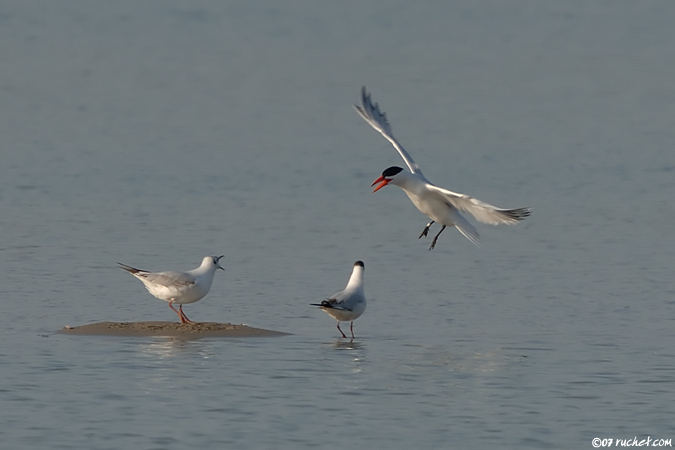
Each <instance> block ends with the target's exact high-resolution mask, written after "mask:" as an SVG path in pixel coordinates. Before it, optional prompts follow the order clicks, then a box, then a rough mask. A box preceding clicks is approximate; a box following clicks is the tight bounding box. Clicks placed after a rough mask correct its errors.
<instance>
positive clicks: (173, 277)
mask: <svg viewBox="0 0 675 450" xmlns="http://www.w3.org/2000/svg"><path fill="white" fill-rule="evenodd" d="M220 258H222V256H219V257H216V256H206V257H204V259H203V260H202V263H201V265H200V266H199V267H197V268H196V269H192V270H188V271H187V272H171V271H166V272H148V271H145V270H140V269H136V268H134V267H131V266H127V265H126V264H122V263H117V264H119V266H120V268H122V269H124V270H126V271H127V272H129V273H131V274H132V275H133V276H135V277H136V278H138V279H139V280H141V282H142V283H143V285H144V286H145V288H146V289H147V290H148V292H150V293H151V294H152V295H153V296H155V297H157V298H158V299H160V300H164V301H165V302H168V303H169V307H170V308H171V309H173V310H174V311H176V314H178V317H180V319H181V322H183V323H186V322H190V320H189V319H188V318H187V317H186V316H185V314H184V313H183V314H181V313H182V305H186V304H188V303H194V302H196V301H198V300H201V299H202V298H204V296H205V295H206V294H208V293H209V290H210V289H211V284H212V283H213V276H214V274H215V273H216V270H217V269H223V268H222V267H220V265H219V264H218V260H220ZM174 303H176V304H178V305H181V307H180V311H181V312H178V311H177V310H176V309H175V308H174V307H173V304H174Z"/></svg>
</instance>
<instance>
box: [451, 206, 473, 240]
mask: <svg viewBox="0 0 675 450" xmlns="http://www.w3.org/2000/svg"><path fill="white" fill-rule="evenodd" d="M452 222H453V223H454V225H455V227H456V228H457V229H458V230H459V232H460V233H462V234H463V235H464V237H465V238H467V239H468V240H470V241H471V242H473V243H474V244H475V245H476V246H479V245H480V236H479V235H478V231H477V230H476V229H475V228H474V227H473V225H471V223H470V222H469V221H468V220H466V219H465V218H464V216H462V215H461V214H459V213H457V214H455V215H454V216H453V218H452Z"/></svg>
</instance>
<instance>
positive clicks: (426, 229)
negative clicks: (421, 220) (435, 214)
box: [417, 220, 434, 239]
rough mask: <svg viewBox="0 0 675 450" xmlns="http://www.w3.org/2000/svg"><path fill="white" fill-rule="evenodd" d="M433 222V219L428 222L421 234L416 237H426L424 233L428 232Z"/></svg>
mask: <svg viewBox="0 0 675 450" xmlns="http://www.w3.org/2000/svg"><path fill="white" fill-rule="evenodd" d="M433 224H434V221H433V220H432V221H431V222H429V223H428V224H427V226H426V227H424V230H422V234H420V237H418V238H417V239H422V238H423V237H426V235H427V234H429V227H430V226H432V225H433Z"/></svg>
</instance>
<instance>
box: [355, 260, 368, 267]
mask: <svg viewBox="0 0 675 450" xmlns="http://www.w3.org/2000/svg"><path fill="white" fill-rule="evenodd" d="M354 265H355V266H361V267H363V268H364V269H365V268H366V266H364V265H363V261H356V262H355V263H354Z"/></svg>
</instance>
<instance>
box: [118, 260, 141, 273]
mask: <svg viewBox="0 0 675 450" xmlns="http://www.w3.org/2000/svg"><path fill="white" fill-rule="evenodd" d="M117 264H118V265H119V266H120V269H124V270H126V271H127V272H129V273H134V274H135V273H139V272H144V271H143V270H141V269H137V268H135V267H131V266H127V265H126V264H122V263H121V262H118V263H117Z"/></svg>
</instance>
